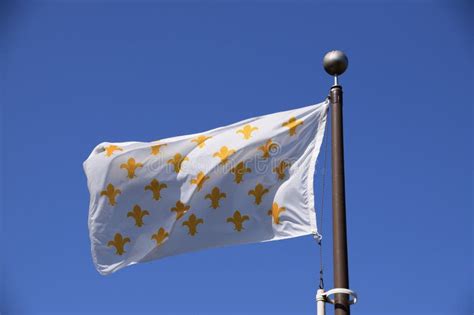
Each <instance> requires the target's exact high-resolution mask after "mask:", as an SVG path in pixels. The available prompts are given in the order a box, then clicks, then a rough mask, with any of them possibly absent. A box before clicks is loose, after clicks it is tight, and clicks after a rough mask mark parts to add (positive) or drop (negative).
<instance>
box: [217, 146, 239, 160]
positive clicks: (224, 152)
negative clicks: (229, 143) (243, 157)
mask: <svg viewBox="0 0 474 315" xmlns="http://www.w3.org/2000/svg"><path fill="white" fill-rule="evenodd" d="M234 153H235V150H232V149H229V148H228V147H226V146H223V147H221V148H220V150H219V151H217V152H215V153H214V154H213V155H212V156H213V157H218V158H219V159H221V164H226V163H227V161H228V160H229V157H230V156H231V155H232V154H234Z"/></svg>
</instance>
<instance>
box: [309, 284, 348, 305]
mask: <svg viewBox="0 0 474 315" xmlns="http://www.w3.org/2000/svg"><path fill="white" fill-rule="evenodd" d="M333 294H347V295H350V296H351V297H352V299H350V300H349V305H352V304H355V303H357V293H355V292H354V291H352V290H349V289H343V288H335V289H331V290H329V291H326V292H324V293H323V294H322V296H324V298H325V299H326V302H328V303H330V304H335V303H336V302H335V301H334V300H333V299H331V298H330V297H329V296H330V295H333ZM318 298H319V296H316V299H318Z"/></svg>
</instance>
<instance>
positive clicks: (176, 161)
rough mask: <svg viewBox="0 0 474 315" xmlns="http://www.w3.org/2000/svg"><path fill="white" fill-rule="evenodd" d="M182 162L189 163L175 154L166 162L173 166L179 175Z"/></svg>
mask: <svg viewBox="0 0 474 315" xmlns="http://www.w3.org/2000/svg"><path fill="white" fill-rule="evenodd" d="M184 161H189V159H188V158H187V157H183V156H182V155H181V154H179V153H176V154H175V155H174V156H173V158H172V159H169V160H168V164H173V168H174V171H175V172H176V173H179V171H181V166H182V164H183V162H184Z"/></svg>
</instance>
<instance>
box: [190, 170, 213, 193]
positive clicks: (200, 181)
mask: <svg viewBox="0 0 474 315" xmlns="http://www.w3.org/2000/svg"><path fill="white" fill-rule="evenodd" d="M208 179H209V176H207V175H205V174H204V172H199V173H198V174H197V175H196V178H192V179H191V184H193V185H197V190H198V191H201V189H202V185H204V183H205V182H206V180H208Z"/></svg>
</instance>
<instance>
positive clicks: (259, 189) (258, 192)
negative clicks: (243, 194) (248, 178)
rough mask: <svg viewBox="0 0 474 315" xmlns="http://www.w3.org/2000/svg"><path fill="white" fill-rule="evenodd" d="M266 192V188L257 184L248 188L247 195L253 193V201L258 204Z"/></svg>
mask: <svg viewBox="0 0 474 315" xmlns="http://www.w3.org/2000/svg"><path fill="white" fill-rule="evenodd" d="M266 193H268V189H266V188H265V187H263V185H262V184H257V185H256V186H255V188H254V189H251V190H249V193H248V194H249V196H251V195H253V196H254V197H255V203H256V204H257V205H259V204H260V203H261V202H262V197H263V195H265V194H266Z"/></svg>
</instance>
